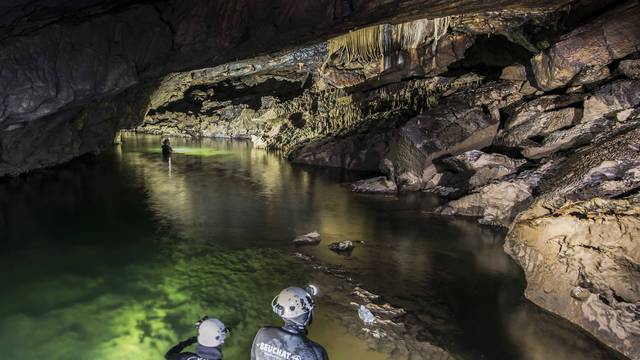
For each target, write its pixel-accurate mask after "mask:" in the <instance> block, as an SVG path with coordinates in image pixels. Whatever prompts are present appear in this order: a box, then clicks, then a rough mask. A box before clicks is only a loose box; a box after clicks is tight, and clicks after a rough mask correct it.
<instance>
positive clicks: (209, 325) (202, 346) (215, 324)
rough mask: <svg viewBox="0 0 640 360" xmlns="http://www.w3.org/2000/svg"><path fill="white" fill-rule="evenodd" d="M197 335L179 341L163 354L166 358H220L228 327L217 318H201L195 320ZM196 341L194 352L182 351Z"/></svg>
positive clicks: (167, 359) (205, 359)
mask: <svg viewBox="0 0 640 360" xmlns="http://www.w3.org/2000/svg"><path fill="white" fill-rule="evenodd" d="M196 328H197V329H198V336H193V337H190V338H188V339H186V340H184V341H181V342H179V343H178V344H177V345H175V346H174V347H172V348H171V349H170V350H169V351H167V353H166V354H165V355H164V358H165V359H166V360H222V345H223V344H224V340H225V338H226V336H227V334H228V333H229V329H227V327H226V326H224V324H223V323H222V321H220V320H218V319H209V318H208V317H206V316H205V317H204V318H202V319H201V320H200V321H198V322H196ZM195 343H198V345H197V346H196V352H195V353H192V352H182V351H183V350H184V348H186V347H187V346H190V345H193V344H195Z"/></svg>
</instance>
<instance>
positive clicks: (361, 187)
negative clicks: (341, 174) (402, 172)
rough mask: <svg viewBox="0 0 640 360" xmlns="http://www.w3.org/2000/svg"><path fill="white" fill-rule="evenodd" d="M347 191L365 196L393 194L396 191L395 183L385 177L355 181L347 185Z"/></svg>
mask: <svg viewBox="0 0 640 360" xmlns="http://www.w3.org/2000/svg"><path fill="white" fill-rule="evenodd" d="M349 189H350V190H351V191H353V192H357V193H365V194H395V193H396V192H397V191H398V187H397V186H396V183H395V182H393V181H391V180H389V179H387V178H386V177H385V176H378V177H374V178H371V179H364V180H359V181H356V182H354V183H352V184H350V185H349Z"/></svg>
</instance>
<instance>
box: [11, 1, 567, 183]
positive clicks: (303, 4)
mask: <svg viewBox="0 0 640 360" xmlns="http://www.w3.org/2000/svg"><path fill="white" fill-rule="evenodd" d="M556 5H557V4H555V3H554V2H553V1H544V2H542V3H540V4H533V3H532V2H530V1H518V2H515V3H514V2H513V1H504V0H492V1H478V0H458V1H451V2H446V3H443V2H441V1H434V0H420V1H415V0H411V1H408V0H407V1H405V0H403V1H399V2H393V3H389V2H388V1H380V0H375V1H349V2H340V1H334V0H320V1H318V0H302V1H295V2H291V1H287V0H278V1H275V2H264V1H256V0H242V1H232V2H229V1H221V0H197V1H190V2H184V1H178V0H161V1H154V2H137V1H135V2H127V1H120V0H118V1H105V0H92V1H82V2H81V1H67V0H52V1H44V0H36V1H28V2H26V1H23V0H17V1H11V2H7V3H3V4H0V69H2V70H1V71H0V131H5V130H6V129H15V126H23V128H33V129H34V131H33V132H26V133H20V132H15V131H8V132H6V133H5V134H3V135H2V136H1V137H0V138H2V139H4V140H3V142H5V143H9V144H11V143H13V142H17V141H19V142H21V143H22V144H24V146H26V147H34V148H35V147H38V146H41V145H43V144H44V143H43V142H42V140H41V139H40V138H39V137H38V134H37V132H38V131H37V128H35V127H40V126H42V133H45V132H48V131H51V130H50V129H52V128H60V129H61V130H62V129H63V128H64V127H60V121H61V120H59V119H61V118H67V119H68V118H69V117H70V116H71V114H73V113H79V112H81V111H82V109H83V108H85V107H86V106H87V105H88V104H91V103H97V102H99V101H102V100H103V99H113V98H114V97H115V96H117V95H119V94H120V93H122V92H123V91H125V90H127V89H130V88H132V87H134V86H137V85H140V86H145V84H148V83H155V82H156V81H157V80H158V79H159V78H161V77H162V76H164V75H166V74H168V73H170V72H174V71H188V70H192V69H198V68H203V67H210V66H215V65H219V64H222V63H225V62H228V61H232V60H234V59H235V60H237V59H242V58H248V57H253V56H256V55H259V54H264V53H270V52H273V51H276V50H280V49H284V48H289V47H291V46H294V45H301V44H304V43H307V42H309V41H312V40H315V41H318V40H322V38H324V37H329V36H332V35H337V34H340V33H344V32H346V31H348V30H350V29H353V28H354V27H358V26H365V25H368V24H372V23H376V22H380V21H383V20H386V21H395V22H399V21H403V20H410V19H414V18H417V17H421V16H422V17H424V16H446V15H451V14H454V13H455V14H459V13H468V12H475V11H483V10H484V11H486V10H495V9H502V8H504V7H507V6H508V7H515V8H518V9H520V10H526V9H530V8H538V7H544V6H556ZM107 101H110V100H107ZM148 105H149V104H144V105H141V106H142V108H141V109H146V108H147V107H148ZM141 109H138V110H136V111H134V112H136V113H137V112H138V111H140V110H141ZM49 120H51V121H53V122H54V123H52V124H48V123H47V121H49ZM31 121H34V124H33V125H26V124H22V123H26V122H31ZM69 121H76V120H71V119H68V120H67V122H69ZM76 122H77V121H76ZM17 124H22V125H17ZM94 124H95V126H98V127H101V126H103V125H102V124H99V123H98V122H95V123H91V124H90V125H88V126H90V127H93V126H94ZM90 132H92V133H94V134H96V135H98V136H102V135H101V134H102V133H103V132H102V131H99V130H98V129H95V131H94V130H92V131H90ZM17 135H20V136H21V138H20V139H14V138H13V136H17ZM29 135H31V137H30V138H27V136H29ZM77 135H78V136H79V134H77V133H74V135H72V137H73V138H74V140H70V141H71V142H75V143H77V142H80V140H79V139H75V138H76V136H77ZM103 136H104V138H101V139H93V140H88V139H87V141H88V142H93V143H95V144H98V143H99V144H103V143H104V139H106V138H108V137H109V136H107V134H105V135H103ZM29 139H31V141H32V143H30V144H28V142H29ZM47 141H48V142H54V141H55V140H53V139H49V140H47ZM87 141H85V142H87ZM3 148H4V150H3V152H2V156H3V157H5V156H6V157H7V159H8V160H7V161H8V163H7V161H5V160H4V159H0V164H3V163H7V164H6V165H4V164H3V165H0V168H12V169H14V170H16V171H17V170H18V169H19V170H20V171H27V170H30V169H32V167H31V164H34V165H36V164H42V165H44V164H47V165H51V164H55V163H59V162H61V161H66V160H68V159H70V158H72V157H74V156H77V155H78V154H79V153H81V152H82V151H85V150H84V147H82V146H81V147H78V146H68V147H64V148H61V149H59V150H60V151H63V150H64V149H69V150H70V151H69V152H67V153H66V154H62V153H56V154H53V153H52V156H51V157H50V158H48V159H47V158H46V154H45V153H44V152H42V154H41V157H42V159H41V160H38V161H35V160H33V161H30V162H27V163H24V164H21V165H20V166H15V164H11V162H15V159H17V158H19V157H20V155H19V154H16V155H14V154H11V152H12V151H13V150H12V149H13V147H12V146H9V145H3ZM89 148H92V149H93V146H91V147H89ZM99 149H104V146H100V147H99ZM17 151H19V152H23V150H17ZM38 166H40V165H38ZM5 174H7V172H2V173H0V176H3V175H5Z"/></svg>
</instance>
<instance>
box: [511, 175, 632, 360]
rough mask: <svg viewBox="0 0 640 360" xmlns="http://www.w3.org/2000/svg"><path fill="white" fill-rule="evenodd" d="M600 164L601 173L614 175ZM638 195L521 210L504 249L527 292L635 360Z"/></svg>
mask: <svg viewBox="0 0 640 360" xmlns="http://www.w3.org/2000/svg"><path fill="white" fill-rule="evenodd" d="M609 165H612V164H605V165H604V166H603V167H600V168H599V170H598V171H600V172H601V173H602V174H604V175H603V176H617V175H615V174H614V173H616V172H617V170H615V169H614V170H610V169H611V167H610V166H609ZM638 239H640V199H638V198H635V199H628V200H604V199H593V200H589V201H586V202H578V203H568V204H566V205H565V206H563V207H561V208H560V209H557V210H549V209H548V208H542V207H540V206H537V207H534V208H532V209H531V210H528V211H526V212H524V213H523V214H521V215H520V216H519V217H518V219H517V220H516V222H515V224H514V225H513V227H512V229H511V231H510V232H509V235H508V236H507V239H506V242H505V245H504V247H505V251H506V252H507V253H509V254H510V255H511V256H512V257H513V258H514V259H515V260H516V262H518V263H519V264H520V265H521V266H522V268H523V269H524V271H525V275H526V277H527V289H526V291H525V295H526V296H527V298H528V299H530V300H531V301H533V302H534V303H536V304H537V305H539V306H541V307H543V308H545V309H547V310H549V311H551V312H553V313H556V314H558V315H560V316H562V317H564V318H566V319H568V320H569V321H571V322H573V323H575V324H577V325H579V326H581V327H582V328H584V329H585V330H587V331H589V332H590V333H591V334H593V335H594V336H596V337H597V338H598V339H599V340H600V341H602V342H604V343H605V344H607V345H609V346H610V347H612V348H614V349H616V350H618V351H619V352H621V353H622V354H624V355H625V356H627V357H629V358H631V359H640V322H638V314H639V313H640V267H639V266H638V264H640V246H639V245H638V241H637V240H638Z"/></svg>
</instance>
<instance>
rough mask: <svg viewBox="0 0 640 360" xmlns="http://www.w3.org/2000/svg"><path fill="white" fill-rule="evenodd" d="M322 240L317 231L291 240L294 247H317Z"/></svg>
mask: <svg viewBox="0 0 640 360" xmlns="http://www.w3.org/2000/svg"><path fill="white" fill-rule="evenodd" d="M321 240H322V238H321V237H320V233H318V232H317V231H313V232H310V233H308V234H305V235H300V236H298V237H296V238H295V239H293V243H294V244H295V245H318V244H319V243H320V241H321Z"/></svg>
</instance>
